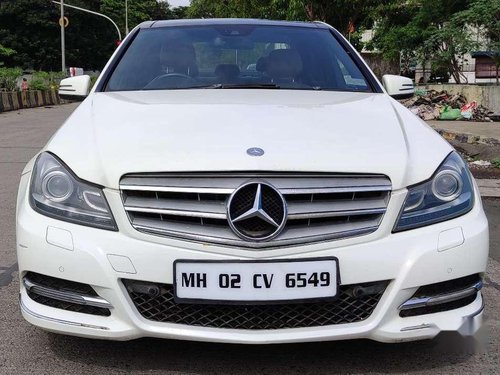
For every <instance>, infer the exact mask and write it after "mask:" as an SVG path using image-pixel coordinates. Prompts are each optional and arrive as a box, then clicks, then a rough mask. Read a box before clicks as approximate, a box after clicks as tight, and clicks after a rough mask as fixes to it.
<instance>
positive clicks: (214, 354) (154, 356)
mask: <svg viewBox="0 0 500 375" xmlns="http://www.w3.org/2000/svg"><path fill="white" fill-rule="evenodd" d="M44 335H46V337H45V339H46V340H47V341H48V344H49V346H50V347H51V349H52V350H53V352H54V354H55V355H57V356H58V357H62V358H64V359H65V360H69V361H72V362H81V363H82V364H84V363H85V364H92V365H94V366H95V365H97V366H99V367H105V368H114V369H120V370H124V371H127V372H128V371H139V372H144V371H154V370H161V371H162V372H176V373H177V372H180V373H184V372H188V373H193V372H194V373H218V374H220V373H231V374H234V373H241V374H252V373H255V374H266V373H268V374H275V373H285V374H289V373H301V374H307V373H315V374H317V373H366V372H385V373H391V372H413V371H422V370H425V369H430V368H436V370H438V371H439V368H440V367H442V366H446V365H452V364H457V363H460V362H463V361H466V360H467V359H469V357H471V356H472V355H474V353H475V352H476V351H477V350H478V344H477V341H476V340H475V339H472V338H470V339H464V338H462V337H461V336H456V335H451V336H447V337H439V338H437V339H434V340H426V341H418V342H410V343H401V344H381V343H377V342H373V341H369V340H352V341H337V342H325V343H308V344H293V345H259V346H250V345H227V344H211V343H196V342H186V341H173V340H159V339H140V340H135V341H129V342H111V341H100V340H88V339H82V338H76V337H65V336H59V335H55V334H50V333H44Z"/></svg>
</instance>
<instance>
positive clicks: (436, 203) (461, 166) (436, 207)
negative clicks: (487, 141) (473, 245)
mask: <svg viewBox="0 0 500 375" xmlns="http://www.w3.org/2000/svg"><path fill="white" fill-rule="evenodd" d="M473 205H474V190H473V187H472V179H471V175H470V172H469V170H468V168H467V165H466V164H465V162H464V161H463V160H462V158H461V157H460V155H458V154H457V153H456V152H452V153H451V154H450V155H449V156H448V157H447V158H446V160H445V161H444V162H443V164H441V166H440V167H439V168H438V170H437V171H436V172H435V173H434V176H433V177H432V178H431V179H430V180H428V181H426V182H424V183H421V184H418V185H415V186H412V187H410V188H408V195H407V196H406V200H405V204H404V205H403V210H402V211H401V214H400V215H399V219H398V222H397V224H396V226H395V228H394V232H399V231H402V230H407V229H413V228H418V227H422V226H425V225H430V224H435V223H438V222H440V221H445V220H449V219H453V218H455V217H457V216H460V215H463V214H465V213H467V212H469V211H470V210H471V209H472V206H473Z"/></svg>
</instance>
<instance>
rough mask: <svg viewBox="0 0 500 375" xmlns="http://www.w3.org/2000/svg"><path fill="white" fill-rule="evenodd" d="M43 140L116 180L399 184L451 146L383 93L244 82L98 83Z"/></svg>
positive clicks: (80, 166) (415, 177)
mask: <svg viewBox="0 0 500 375" xmlns="http://www.w3.org/2000/svg"><path fill="white" fill-rule="evenodd" d="M304 124H308V126H307V127H304ZM409 139H411V142H410V141H409ZM250 147H260V148H263V149H264V150H265V155H264V156H263V157H261V158H255V157H249V156H248V155H247V154H246V150H247V149H248V148H250ZM46 149H47V150H50V151H51V152H53V153H54V154H55V155H57V156H58V157H59V158H61V159H62V160H64V161H65V163H66V164H67V165H68V166H69V167H70V168H72V169H73V170H75V171H78V175H79V177H80V178H82V179H84V180H88V181H91V182H94V183H97V184H100V185H103V186H106V187H109V188H112V189H118V188H119V186H118V185H119V180H120V178H121V177H122V176H123V175H124V174H127V173H132V172H141V173H142V172H162V171H166V170H168V171H171V172H176V171H178V172H186V171H189V172H202V171H211V172H212V171H275V172H279V171H287V172H332V171H335V172H336V173H372V174H373V173H377V174H384V175H387V176H388V177H389V178H390V179H391V182H392V185H393V188H394V189H401V188H404V187H406V186H409V185H413V184H416V183H418V182H421V181H423V180H426V179H428V178H429V177H430V176H431V175H432V173H434V171H435V170H436V168H437V167H438V166H439V164H440V163H441V162H442V161H443V159H444V158H445V157H446V155H447V154H449V153H450V152H451V151H452V148H451V146H450V145H449V144H448V143H446V142H445V141H444V140H442V139H441V138H440V137H436V136H435V132H434V131H433V130H432V129H431V128H430V127H428V126H427V125H425V124H424V123H423V122H422V121H421V120H419V119H418V118H416V117H415V116H413V115H412V114H411V113H408V112H407V110H406V109H404V108H402V107H401V106H400V105H399V104H397V103H396V102H395V101H393V99H391V98H390V97H389V96H388V95H386V94H363V93H342V92H326V91H325V92H315V91H305V90H304V91H301V90H243V89H241V90H209V89H206V90H173V91H149V92H148V91H144V92H116V93H95V94H92V95H91V96H90V97H89V98H88V99H86V101H85V102H83V103H82V105H81V106H80V107H79V108H78V109H77V110H76V111H75V112H74V113H73V114H72V116H71V117H70V118H69V119H68V121H67V123H66V125H65V126H64V127H62V128H61V129H60V130H59V131H58V132H57V133H56V135H55V136H54V137H53V138H52V140H51V141H50V143H49V144H48V145H47V148H46ZM417 161H418V162H417Z"/></svg>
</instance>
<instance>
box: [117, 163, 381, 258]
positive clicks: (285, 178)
mask: <svg viewBox="0 0 500 375" xmlns="http://www.w3.org/2000/svg"><path fill="white" fill-rule="evenodd" d="M248 181H263V182H265V183H267V184H270V185H272V186H274V187H275V188H276V189H277V190H278V191H279V192H280V193H281V194H282V195H283V197H284V198H285V201H286V205H287V208H288V215H287V222H286V225H285V227H284V229H283V231H282V232H281V233H280V234H279V235H278V236H277V237H275V238H273V239H272V240H269V241H262V242H258V241H248V240H243V239H241V238H240V237H238V236H237V235H236V234H235V233H234V232H233V231H232V230H231V228H230V226H229V223H228V220H227V208H226V204H227V201H228V199H229V197H230V195H231V194H232V193H233V192H234V191H235V190H236V189H237V188H238V187H239V186H241V185H242V184H244V183H246V182H248ZM120 188H121V191H122V198H123V203H124V207H125V210H126V212H127V214H128V216H129V219H130V222H131V224H132V226H133V227H134V228H135V229H137V230H139V231H143V232H148V233H152V234H157V235H164V236H170V237H177V238H183V239H188V240H193V241H199V242H204V243H216V244H223V245H228V246H238V247H245V248H269V247H278V246H290V245H294V244H300V243H309V242H317V241H324V240H332V239H340V238H346V237H352V236H359V235H363V234H368V233H371V232H373V231H375V230H376V229H377V228H378V226H379V224H380V221H381V219H382V217H383V215H384V213H385V211H386V208H387V204H388V200H389V196H390V192H391V183H390V180H389V179H388V178H387V177H385V176H380V175H323V174H300V175H295V174H251V173H241V174H237V173H234V174H202V173H200V174H158V175H151V174H149V175H148V174H144V175H127V176H125V177H123V178H122V180H121V182H120Z"/></svg>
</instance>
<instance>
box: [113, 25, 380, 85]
mask: <svg viewBox="0 0 500 375" xmlns="http://www.w3.org/2000/svg"><path fill="white" fill-rule="evenodd" d="M195 88H268V89H297V90H339V91H370V86H369V85H368V83H367V81H366V79H365V78H364V76H363V74H362V73H361V71H360V70H359V68H358V67H357V66H356V64H355V62H354V61H353V60H352V59H351V57H350V56H349V55H348V54H347V52H346V51H345V50H344V49H343V48H342V46H341V45H340V44H339V43H338V42H337V40H336V39H335V37H334V36H333V35H332V34H331V32H330V31H329V30H327V29H320V28H312V27H291V26H267V25H266V26H264V25H263V26H260V25H207V26H177V27H162V28H151V29H141V30H140V31H139V33H138V35H137V36H136V37H135V39H134V40H133V42H132V43H131V45H130V46H129V48H128V49H127V51H126V52H125V54H124V55H123V57H122V58H121V60H120V61H119V62H118V64H117V66H116V68H115V70H114V72H113V73H112V75H111V77H110V78H109V80H108V83H107V86H106V91H130V90H171V89H195Z"/></svg>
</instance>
